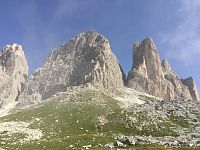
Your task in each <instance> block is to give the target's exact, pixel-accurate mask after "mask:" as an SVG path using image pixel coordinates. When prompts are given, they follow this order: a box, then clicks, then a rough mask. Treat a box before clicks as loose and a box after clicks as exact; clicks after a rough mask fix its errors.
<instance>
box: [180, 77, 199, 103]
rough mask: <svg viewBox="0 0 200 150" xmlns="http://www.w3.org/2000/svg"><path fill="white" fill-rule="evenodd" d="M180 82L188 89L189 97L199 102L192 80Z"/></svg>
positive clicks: (190, 78)
mask: <svg viewBox="0 0 200 150" xmlns="http://www.w3.org/2000/svg"><path fill="white" fill-rule="evenodd" d="M181 82H182V83H183V84H184V85H186V86H187V87H188V89H189V91H190V95H191V96H192V99H195V100H199V94H198V90H197V86H196V84H195V82H194V80H193V78H192V77H189V78H187V79H181Z"/></svg>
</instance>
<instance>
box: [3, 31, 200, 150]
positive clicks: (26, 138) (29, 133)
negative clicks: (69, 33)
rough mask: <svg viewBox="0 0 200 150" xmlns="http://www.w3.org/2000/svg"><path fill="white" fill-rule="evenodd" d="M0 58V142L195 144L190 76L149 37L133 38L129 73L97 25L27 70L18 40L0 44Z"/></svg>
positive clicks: (13, 145) (199, 113) (199, 110)
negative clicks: (178, 71)
mask: <svg viewBox="0 0 200 150" xmlns="http://www.w3.org/2000/svg"><path fill="white" fill-rule="evenodd" d="M0 62H1V63H0V80H1V82H0V96H1V97H0V98H1V99H0V102H1V108H0V150H1V149H2V150H4V149H19V150H27V148H28V149H30V150H35V149H44V150H46V149H47V150H49V149H52V150H57V149H61V150H62V149H63V150H65V149H87V150H88V149H113V148H114V149H115V148H116V149H121V148H122V149H147V150H152V149H159V150H166V149H174V150H177V149H180V150H191V149H198V148H199V147H200V128H199V127H200V103H199V101H198V100H199V96H198V90H197V87H196V85H195V82H194V80H193V79H192V77H189V78H187V79H180V78H179V77H178V76H177V74H176V73H175V71H174V70H173V69H172V67H171V65H170V64H169V62H168V61H167V60H166V59H164V60H162V61H160V56H159V53H158V51H157V49H156V46H155V43H154V41H153V40H152V39H151V38H146V39H145V40H143V41H142V42H136V43H135V44H134V46H133V66H132V69H131V71H130V72H129V74H128V77H127V78H126V77H125V75H124V72H123V70H122V68H121V66H120V64H119V62H118V60H117V58H116V57H115V55H114V54H113V53H112V51H111V48H110V45H109V42H108V40H107V39H106V38H105V37H104V36H102V35H100V34H99V33H97V32H95V31H88V32H84V33H80V34H79V35H77V36H76V37H74V38H73V39H71V40H70V41H69V42H67V43H65V44H63V45H61V46H59V47H58V48H56V49H54V50H53V51H52V52H51V53H50V54H49V56H48V57H47V58H46V60H45V62H44V65H43V66H42V67H41V68H39V69H37V70H36V71H35V72H34V73H33V74H32V75H31V76H30V77H28V78H27V76H28V64H27V61H26V58H25V56H24V52H23V50H22V47H21V46H20V45H17V44H13V45H7V46H5V47H4V48H3V51H2V54H1V55H0ZM38 103H39V104H38ZM36 104H37V105H36ZM9 105H10V106H9ZM7 106H9V107H7ZM26 106H27V107H26ZM5 107H7V108H9V109H8V110H9V111H10V112H9V113H11V114H8V113H7V111H8V110H6V111H5V110H3V109H5ZM22 108H23V109H22ZM2 111H3V114H2ZM5 112H6V113H5ZM2 116H3V117H2Z"/></svg>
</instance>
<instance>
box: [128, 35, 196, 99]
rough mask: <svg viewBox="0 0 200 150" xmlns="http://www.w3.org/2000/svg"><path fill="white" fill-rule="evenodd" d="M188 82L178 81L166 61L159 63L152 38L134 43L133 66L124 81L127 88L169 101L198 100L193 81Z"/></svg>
mask: <svg viewBox="0 0 200 150" xmlns="http://www.w3.org/2000/svg"><path fill="white" fill-rule="evenodd" d="M188 82H189V81H188ZM188 82H187V81H185V82H184V80H181V79H179V77H178V76H177V75H176V73H175V72H174V71H173V69H172V67H171V66H170V64H169V62H168V61H167V60H166V59H164V60H163V61H162V62H161V61H160V56H159V53H158V51H157V49H156V46H155V43H154V41H153V40H152V38H146V39H144V40H143V41H142V42H135V43H134V46H133V65H132V69H131V71H130V72H129V73H128V77H127V81H126V85H127V86H128V87H130V88H133V89H136V90H138V91H141V92H145V93H148V94H151V95H154V96H157V97H161V98H164V99H169V100H171V99H177V98H183V99H191V100H199V98H198V92H197V88H196V86H195V83H194V81H192V82H189V83H188ZM192 83H194V84H192Z"/></svg>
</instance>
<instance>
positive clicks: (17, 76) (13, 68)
mask: <svg viewBox="0 0 200 150" xmlns="http://www.w3.org/2000/svg"><path fill="white" fill-rule="evenodd" d="M28 69H29V67H28V63H27V60H26V57H25V55H24V51H23V49H22V46H21V45H18V44H13V45H6V46H5V47H4V48H3V50H2V53H1V54H0V107H1V108H2V107H4V106H6V105H8V104H10V103H14V102H16V101H18V98H19V94H20V93H21V92H22V91H23V89H24V84H25V81H26V79H27V77H28Z"/></svg>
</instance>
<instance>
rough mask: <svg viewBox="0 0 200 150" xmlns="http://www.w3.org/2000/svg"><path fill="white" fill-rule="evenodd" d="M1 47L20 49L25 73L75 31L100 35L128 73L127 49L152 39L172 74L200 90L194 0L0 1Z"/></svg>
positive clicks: (199, 31)
mask: <svg viewBox="0 0 200 150" xmlns="http://www.w3.org/2000/svg"><path fill="white" fill-rule="evenodd" d="M0 10H1V13H0V46H1V47H3V46H4V45H5V44H12V43H14V42H16V43H19V44H22V45H23V48H24V51H25V54H26V56H27V59H28V63H29V66H30V72H33V70H34V69H36V68H38V67H40V66H41V65H42V63H43V62H44V59H45V57H46V56H47V54H48V53H49V52H50V51H51V50H52V49H53V48H56V47H58V45H60V44H62V43H64V42H66V41H68V40H69V39H70V38H72V37H73V36H75V35H76V34H78V33H79V32H83V31H87V30H90V29H95V30H96V31H98V32H99V33H101V34H103V35H105V36H106V37H107V38H108V39H109V41H110V44H111V48H112V50H113V52H114V53H115V54H116V55H117V57H118V59H119V61H120V63H121V65H122V67H123V69H124V71H125V72H126V73H127V72H128V71H129V70H130V68H131V65H132V58H131V56H132V52H131V51H132V44H133V42H134V41H137V40H143V39H144V38H145V37H149V36H151V37H152V38H153V39H154V41H155V43H156V45H157V48H158V51H159V53H160V55H161V58H167V59H168V60H169V61H170V63H171V65H172V66H173V68H174V69H175V70H176V72H177V74H178V75H179V76H180V77H182V78H185V77H188V76H193V77H194V79H195V81H196V83H197V84H198V86H199V89H200V67H199V66H200V19H199V18H200V15H199V14H200V1H199V0H14V1H11V0H10V1H8V0H2V1H1V5H0Z"/></svg>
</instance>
